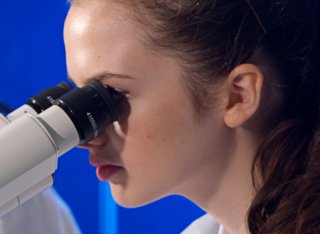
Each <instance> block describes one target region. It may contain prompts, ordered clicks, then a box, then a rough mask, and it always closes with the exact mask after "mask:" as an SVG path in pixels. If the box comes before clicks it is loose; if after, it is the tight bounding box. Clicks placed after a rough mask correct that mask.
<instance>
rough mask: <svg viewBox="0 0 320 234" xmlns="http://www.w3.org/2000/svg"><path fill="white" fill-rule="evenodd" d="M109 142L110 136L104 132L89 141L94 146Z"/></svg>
mask: <svg viewBox="0 0 320 234" xmlns="http://www.w3.org/2000/svg"><path fill="white" fill-rule="evenodd" d="M107 143H108V136H107V135H106V134H102V135H100V136H98V137H96V138H95V139H93V140H92V141H90V142H89V143H88V145H93V146H103V145H105V144H107Z"/></svg>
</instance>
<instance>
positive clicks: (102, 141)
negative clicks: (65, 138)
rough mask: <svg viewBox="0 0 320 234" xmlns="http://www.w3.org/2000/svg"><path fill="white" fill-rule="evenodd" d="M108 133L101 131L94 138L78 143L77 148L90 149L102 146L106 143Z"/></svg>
mask: <svg viewBox="0 0 320 234" xmlns="http://www.w3.org/2000/svg"><path fill="white" fill-rule="evenodd" d="M108 141H109V139H108V135H107V134H106V133H102V134H101V135H100V136H98V137H96V138H94V139H93V140H92V141H90V142H89V143H87V144H85V145H78V148H82V149H90V148H92V147H97V146H103V145H106V144H107V143H108Z"/></svg>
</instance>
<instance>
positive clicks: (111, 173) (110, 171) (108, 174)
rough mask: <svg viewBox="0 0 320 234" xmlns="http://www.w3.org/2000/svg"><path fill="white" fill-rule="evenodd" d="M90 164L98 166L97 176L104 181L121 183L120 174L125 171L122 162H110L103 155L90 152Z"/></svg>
mask: <svg viewBox="0 0 320 234" xmlns="http://www.w3.org/2000/svg"><path fill="white" fill-rule="evenodd" d="M90 164H91V165H92V166H93V167H95V168H96V176H97V178H98V179H99V180H100V181H102V182H105V181H109V182H111V183H115V184H117V183H119V176H117V175H119V174H120V173H121V172H123V171H124V167H122V166H121V165H120V164H117V163H113V162H109V161H107V160H105V159H102V158H101V157H98V156H95V155H94V154H92V153H91V154H90Z"/></svg>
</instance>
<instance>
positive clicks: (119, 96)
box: [105, 85, 128, 101]
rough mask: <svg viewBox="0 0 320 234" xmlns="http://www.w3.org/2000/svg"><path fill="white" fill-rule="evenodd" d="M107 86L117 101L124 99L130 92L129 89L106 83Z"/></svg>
mask: <svg viewBox="0 0 320 234" xmlns="http://www.w3.org/2000/svg"><path fill="white" fill-rule="evenodd" d="M105 87H106V88H107V89H108V90H109V92H110V94H111V95H112V96H113V98H114V99H115V100H116V101H118V100H120V99H122V98H123V97H124V96H126V95H127V94H128V91H125V90H121V89H117V88H115V87H112V86H109V85H105Z"/></svg>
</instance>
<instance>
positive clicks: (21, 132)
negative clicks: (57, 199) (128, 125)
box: [0, 81, 122, 217]
mask: <svg viewBox="0 0 320 234" xmlns="http://www.w3.org/2000/svg"><path fill="white" fill-rule="evenodd" d="M48 94H50V95H48ZM51 94H54V96H52V95H51ZM61 94H63V95H62V96H60V95H61ZM121 96H122V95H119V93H118V92H116V91H114V90H113V89H111V88H110V87H105V86H103V85H102V84H101V83H100V82H98V81H91V82H90V83H89V84H88V85H86V86H84V87H81V88H74V89H72V88H70V87H69V86H67V85H65V84H62V83H60V84H59V85H58V86H57V87H56V88H49V89H47V90H45V91H43V92H42V93H40V94H39V95H36V96H34V97H33V98H31V99H29V101H28V105H27V104H26V105H23V106H22V107H20V108H18V109H17V110H15V111H13V112H12V113H10V114H9V115H8V116H6V117H5V116H4V115H1V114H0V217H2V216H3V215H5V214H6V213H8V212H9V211H11V210H13V209H14V208H15V207H17V206H19V205H21V204H23V203H24V202H25V201H27V200H29V199H30V198H32V197H33V196H35V195H36V194H38V193H40V192H41V191H43V190H44V189H46V188H48V187H50V186H51V185H52V183H53V176H52V175H53V174H54V172H55V171H56V169H57V165H58V158H59V156H61V155H63V154H64V153H66V152H67V151H69V150H70V149H72V148H73V147H75V146H77V145H79V144H86V143H88V142H89V141H91V140H92V139H94V138H95V137H97V136H98V135H100V134H101V133H102V132H104V131H105V128H106V127H107V126H108V125H109V124H111V123H112V122H114V121H116V120H117V119H118V115H119V113H118V105H117V100H118V99H119V98H121Z"/></svg>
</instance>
